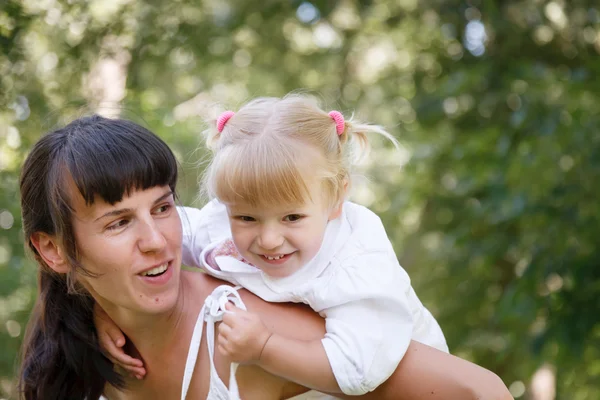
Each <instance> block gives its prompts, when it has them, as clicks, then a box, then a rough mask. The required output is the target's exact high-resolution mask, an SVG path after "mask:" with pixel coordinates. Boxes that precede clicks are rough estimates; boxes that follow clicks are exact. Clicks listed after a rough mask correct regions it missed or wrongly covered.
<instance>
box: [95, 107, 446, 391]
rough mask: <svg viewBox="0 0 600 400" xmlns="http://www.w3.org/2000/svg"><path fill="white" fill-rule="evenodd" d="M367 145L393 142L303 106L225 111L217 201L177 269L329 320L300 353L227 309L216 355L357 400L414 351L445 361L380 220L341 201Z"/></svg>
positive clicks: (196, 221)
mask: <svg viewBox="0 0 600 400" xmlns="http://www.w3.org/2000/svg"><path fill="white" fill-rule="evenodd" d="M367 133H378V134H381V135H383V136H385V137H387V138H389V139H390V140H392V141H394V139H393V137H391V136H390V135H389V134H388V133H387V132H385V131H383V130H382V129H381V128H379V127H377V126H371V125H365V124H360V123H356V122H351V121H345V120H344V117H343V115H342V114H341V113H339V112H338V111H331V112H329V113H327V112H325V111H323V110H321V109H320V108H319V107H318V106H317V105H316V104H314V103H313V102H312V101H311V100H310V99H309V98H307V97H304V96H299V95H291V96H287V97H285V98H283V99H272V98H265V99H257V100H254V101H252V102H250V103H248V104H247V105H245V106H244V107H242V108H241V109H240V110H239V111H238V112H237V113H234V112H231V111H227V112H225V113H223V114H222V115H221V116H220V117H219V119H218V121H217V126H216V129H215V130H214V131H211V132H210V134H209V137H208V141H207V142H208V144H209V146H210V147H211V149H212V150H213V151H214V157H213V159H212V161H211V163H210V165H209V166H208V168H207V171H206V173H205V177H204V182H203V183H204V189H205V190H206V192H207V194H208V195H209V196H211V197H212V198H213V200H212V201H211V202H210V203H209V204H207V205H206V206H205V207H204V208H203V209H202V210H200V211H198V210H193V209H185V214H186V216H185V217H184V221H185V219H187V220H188V221H189V223H188V225H189V227H191V229H187V232H184V238H183V243H184V244H183V258H184V263H186V264H187V265H191V266H197V267H200V268H202V269H203V270H204V271H206V272H207V273H209V274H211V275H213V276H215V277H217V278H220V279H224V280H227V281H229V282H231V283H233V284H234V285H239V286H242V287H244V288H246V289H248V290H249V291H251V292H253V293H255V294H256V295H258V296H260V297H261V298H263V299H264V300H266V301H271V302H299V303H306V304H308V305H309V306H310V307H311V308H312V309H314V310H315V311H317V312H319V313H320V314H321V315H322V316H323V317H324V318H326V329H327V333H326V335H325V337H324V338H323V339H322V340H318V341H313V342H301V341H295V340H290V339H287V338H284V337H281V336H279V335H277V334H273V333H272V332H271V331H270V329H269V327H268V326H266V325H265V324H263V323H262V322H261V321H260V319H259V318H258V317H257V316H255V315H254V314H252V313H249V312H247V311H245V310H241V309H239V308H236V307H232V306H228V308H229V311H230V312H228V313H226V314H225V316H224V317H223V323H222V324H221V325H220V327H219V335H218V339H217V345H218V348H219V350H220V351H221V352H222V353H224V354H225V355H228V356H229V357H230V358H231V359H232V360H233V361H237V362H251V363H257V364H258V365H260V366H261V367H262V368H264V369H265V370H267V371H277V374H278V375H282V376H284V377H286V378H288V379H290V380H293V381H295V382H297V383H299V384H302V385H305V386H307V387H312V388H314V389H316V390H319V391H323V392H329V393H340V392H343V393H345V394H348V395H358V394H363V393H366V392H369V391H372V390H374V389H375V388H376V387H377V386H378V385H380V384H381V383H382V382H384V381H385V380H386V379H387V378H388V377H389V376H390V375H391V373H392V372H393V371H394V370H395V369H396V367H397V366H398V364H399V362H400V360H401V359H402V357H403V356H404V354H405V352H406V350H407V347H408V345H409V343H410V341H411V339H414V340H417V341H419V342H422V343H425V344H427V345H430V346H432V347H435V348H437V349H439V350H441V351H444V352H447V351H448V348H447V345H446V341H445V339H444V335H443V333H442V331H441V329H440V327H439V325H438V324H437V322H436V320H435V319H434V318H433V316H432V315H431V314H430V313H429V311H428V310H427V309H426V308H425V307H424V306H423V304H422V303H421V302H420V300H419V299H418V297H417V295H416V294H415V292H414V290H413V289H412V287H411V285H410V279H409V277H408V275H407V273H406V272H405V271H404V269H402V267H401V266H400V265H399V264H398V261H397V258H396V255H395V253H394V250H393V248H392V244H391V243H390V241H389V239H388V237H387V234H386V232H385V229H384V227H383V225H382V223H381V220H380V219H379V218H378V217H377V216H376V215H375V214H374V213H373V212H371V211H370V210H368V209H367V208H365V207H362V206H360V205H357V204H354V203H351V202H348V201H345V197H346V193H347V190H348V187H349V186H350V183H351V181H350V169H351V166H352V161H353V160H354V159H355V157H354V156H355V154H353V151H352V149H353V142H354V141H358V142H359V144H360V149H361V150H363V151H364V150H365V149H366V147H367V144H368V142H367V137H366V134H367ZM184 225H186V224H185V223H184ZM156 272H157V273H160V271H156ZM101 329H109V328H101ZM112 336H113V340H114V341H115V342H116V341H117V339H116V338H115V337H116V336H118V335H114V334H113V335H112ZM118 341H120V342H123V339H122V338H118ZM105 347H106V348H111V347H112V348H113V349H114V346H109V344H106V345H105ZM112 355H113V357H115V358H118V356H119V354H118V353H116V354H112Z"/></svg>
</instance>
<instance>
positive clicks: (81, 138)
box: [20, 115, 177, 400]
mask: <svg viewBox="0 0 600 400" xmlns="http://www.w3.org/2000/svg"><path fill="white" fill-rule="evenodd" d="M176 182H177V162H176V160H175V157H174V156H173V153H172V152H171V150H170V149H169V147H168V146H167V145H166V144H165V143H164V142H163V141H162V140H161V139H160V138H158V137H157V136H156V135H154V134H153V133H151V132H150V131H148V130H146V129H144V128H142V127H141V126H139V125H137V124H135V123H133V122H130V121H125V120H119V119H107V118H103V117H100V116H97V115H94V116H91V117H85V118H80V119H77V120H75V121H73V122H71V123H70V124H69V125H67V126H65V127H64V128H62V129H58V130H55V131H53V132H51V133H48V134H47V135H45V136H43V137H42V138H41V139H40V140H39V141H38V142H37V143H36V144H35V145H34V146H33V148H32V150H31V153H30V154H29V156H28V157H27V159H26V160H25V163H24V165H23V170H22V172H21V182H20V184H21V210H22V216H23V230H24V234H25V239H26V240H25V243H28V245H29V248H30V249H31V250H32V252H33V254H34V256H35V259H36V261H37V263H38V264H39V274H38V288H39V293H38V298H37V302H36V304H35V307H34V310H33V313H32V316H31V318H30V321H29V325H28V327H27V333H26V335H25V341H24V343H23V351H22V353H23V359H22V362H21V372H20V391H21V393H22V397H24V398H25V399H27V400H30V399H36V400H38V399H48V400H50V399H51V400H56V399H78V400H81V399H87V400H91V399H98V398H99V397H100V395H101V394H102V392H103V390H104V386H105V384H106V382H108V383H110V384H111V385H113V386H115V387H119V388H123V386H124V382H123V379H122V377H121V376H120V375H119V374H117V373H116V372H114V371H113V364H112V363H111V362H110V361H109V360H108V359H107V358H106V357H105V356H104V355H103V354H102V352H101V350H100V347H99V345H98V340H97V337H96V331H95V327H94V322H93V305H94V299H93V298H92V297H91V296H90V295H89V294H88V293H87V292H86V291H85V290H83V289H82V288H81V287H79V285H78V284H77V282H76V280H75V279H72V277H73V276H74V273H75V272H79V273H84V274H88V275H90V274H89V273H88V272H87V271H86V270H85V267H84V266H83V265H81V264H80V262H79V261H78V251H77V243H76V242H75V238H74V234H73V226H72V212H73V209H72V207H71V205H70V202H69V193H68V188H69V187H72V183H74V185H75V187H76V188H77V189H78V190H79V193H80V194H81V196H82V197H83V199H84V200H85V202H86V204H88V205H91V204H93V203H94V200H95V199H96V196H99V197H100V198H101V199H102V200H104V201H106V202H107V203H110V204H114V203H117V202H119V201H120V200H121V199H122V198H123V196H124V195H127V194H129V193H130V192H131V191H134V190H138V189H139V190H144V189H148V188H151V187H154V186H166V185H168V186H169V187H170V188H171V189H172V190H173V192H175V185H176ZM35 232H43V233H46V234H48V235H52V236H53V237H55V238H56V239H57V240H58V241H59V243H60V244H61V245H62V247H63V250H64V253H65V254H64V255H65V257H66V258H67V260H68V262H69V264H70V265H71V270H72V272H71V273H68V274H59V273H56V272H54V271H53V270H52V269H51V268H50V267H49V266H48V265H47V264H46V263H45V262H44V260H43V259H42V257H41V256H40V255H39V254H38V252H37V251H36V249H35V247H34V246H33V244H32V242H31V236H32V235H33V234H34V233H35Z"/></svg>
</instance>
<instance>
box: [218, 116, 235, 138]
mask: <svg viewBox="0 0 600 400" xmlns="http://www.w3.org/2000/svg"><path fill="white" fill-rule="evenodd" d="M234 115H235V113H234V112H233V111H224V112H223V113H222V114H221V115H219V118H217V130H218V131H219V133H221V132H223V128H224V127H225V124H226V123H227V121H229V118H231V117H233V116H234Z"/></svg>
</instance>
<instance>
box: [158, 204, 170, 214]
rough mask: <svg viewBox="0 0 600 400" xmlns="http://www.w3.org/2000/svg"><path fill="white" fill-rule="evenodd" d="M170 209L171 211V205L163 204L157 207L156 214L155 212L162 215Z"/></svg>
mask: <svg viewBox="0 0 600 400" xmlns="http://www.w3.org/2000/svg"><path fill="white" fill-rule="evenodd" d="M170 209H171V205H170V204H165V205H162V206H160V207H158V208H157V209H156V212H157V213H158V214H164V213H166V212H167V211H169V210H170Z"/></svg>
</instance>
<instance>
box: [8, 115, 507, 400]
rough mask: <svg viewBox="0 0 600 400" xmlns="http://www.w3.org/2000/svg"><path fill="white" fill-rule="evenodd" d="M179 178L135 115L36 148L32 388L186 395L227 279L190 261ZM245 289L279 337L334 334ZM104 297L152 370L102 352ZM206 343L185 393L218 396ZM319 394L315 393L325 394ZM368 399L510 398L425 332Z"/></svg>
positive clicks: (285, 388) (262, 376) (250, 384)
mask: <svg viewBox="0 0 600 400" xmlns="http://www.w3.org/2000/svg"><path fill="white" fill-rule="evenodd" d="M176 181H177V165H176V161H175V158H174V157H173V154H172V153H171V151H170V149H169V148H168V147H167V146H166V144H165V143H164V142H162V141H161V140H160V139H159V138H158V137H156V136H155V135H153V134H152V133H150V132H149V131H147V130H145V129H144V128H142V127H140V126H138V125H136V124H134V123H131V122H128V121H123V120H109V119H105V118H102V117H98V116H93V117H88V118H81V119H79V120H76V121H74V122H72V123H71V124H69V125H67V126H66V127H64V128H62V129H59V130H57V131H54V132H51V133H50V134H48V135H46V136H44V137H43V138H42V139H40V140H39V142H38V143H37V144H36V145H35V146H34V147H33V149H32V151H31V153H30V154H29V156H28V157H27V160H26V161H25V164H24V166H23V170H22V175H21V205H22V213H23V227H24V232H25V237H26V238H27V240H26V242H27V243H28V244H29V247H30V249H31V250H32V251H33V254H34V255H35V258H36V261H37V262H38V264H39V297H38V301H37V304H36V307H35V310H34V313H33V315H32V318H31V321H30V324H29V327H28V332H27V335H26V338H25V342H24V344H23V361H22V367H21V368H22V370H21V376H20V378H21V385H20V387H21V390H22V392H23V394H24V397H25V398H26V399H84V398H86V399H97V398H98V397H99V396H100V395H101V394H103V393H104V394H105V395H106V396H107V397H108V398H109V399H111V400H113V399H151V398H160V399H174V398H178V397H180V395H181V382H182V379H183V376H184V368H185V360H186V356H187V352H188V348H189V347H190V341H191V339H192V333H193V331H194V326H195V324H196V320H197V317H198V314H199V312H200V309H201V307H202V305H203V303H204V299H205V298H207V297H209V296H210V295H211V293H212V292H213V290H214V289H215V288H217V287H218V286H220V285H221V284H222V282H220V281H218V280H215V279H213V278H210V277H208V276H206V275H204V274H201V273H196V272H190V271H184V270H182V269H181V240H182V239H181V238H182V227H181V221H180V218H179V215H178V213H177V211H176V210H175V186H176ZM184 223H185V221H184ZM157 271H158V272H160V273H157ZM241 296H242V300H243V301H244V303H245V304H246V306H247V307H248V309H249V310H251V311H254V312H255V313H258V314H259V315H260V316H261V317H262V318H263V319H264V321H265V322H266V323H267V324H268V325H270V326H271V327H272V329H273V331H275V332H278V333H279V334H281V335H287V336H290V337H293V338H297V339H305V340H310V339H314V338H318V337H322V336H323V334H324V325H323V321H322V319H321V318H320V317H318V316H317V315H315V314H314V313H313V312H312V311H310V310H309V309H307V308H305V307H302V306H298V305H291V304H269V303H266V302H264V301H262V300H260V299H258V298H257V297H255V296H253V295H251V294H249V293H247V292H244V291H241ZM95 302H97V303H98V305H100V306H101V307H102V308H103V309H104V310H105V312H106V313H107V314H108V316H109V317H110V318H111V319H112V320H113V321H115V323H116V324H117V325H118V326H119V328H120V329H121V330H122V331H123V332H124V333H125V334H126V335H127V337H128V338H129V340H130V343H129V345H130V346H129V347H130V349H131V350H132V351H135V352H136V353H137V355H138V356H139V357H141V358H143V360H144V364H145V367H146V371H147V375H146V378H145V379H144V380H143V381H140V380H128V379H126V378H122V377H120V376H119V375H118V374H116V373H115V372H114V371H113V365H112V363H111V362H110V361H109V360H108V359H107V358H105V357H104V356H103V354H102V352H101V350H100V348H99V346H98V341H97V337H96V334H95V330H94V327H93V326H94V325H93V313H92V310H93V305H94V303H95ZM207 349H208V346H207V340H206V336H205V335H202V341H201V342H200V348H199V352H198V362H197V363H196V367H195V370H194V371H193V373H192V374H191V378H192V379H191V383H190V389H189V391H188V397H187V398H194V399H206V398H207V396H208V398H209V399H213V398H219V395H218V393H216V392H215V390H217V389H218V388H217V389H215V387H216V386H215V379H216V378H217V377H215V375H216V374H212V373H211V363H210V361H211V359H210V358H209V357H208V350H207ZM214 365H215V367H216V373H218V376H219V377H220V378H221V379H222V380H223V381H225V382H227V381H228V378H229V371H230V369H229V368H230V363H229V362H228V360H226V359H224V358H223V357H222V356H220V355H219V354H218V353H217V354H215V358H214ZM188 372H190V371H188ZM275 372H277V371H275ZM236 376H237V380H238V384H239V390H240V393H241V394H242V397H243V398H244V399H264V400H268V399H271V398H272V399H280V398H290V397H292V396H295V395H298V394H301V393H303V392H306V391H307V389H306V388H303V387H300V386H298V385H295V384H293V383H291V382H289V381H287V380H286V379H285V377H279V376H277V375H273V374H270V373H267V372H265V371H263V370H261V369H260V368H258V367H255V366H252V365H244V366H241V367H240V368H239V369H238V371H237V374H236ZM217 391H218V390H217ZM209 394H210V396H209ZM314 396H317V395H316V394H314ZM318 396H319V397H311V398H315V399H316V398H325V397H324V395H323V396H321V395H318ZM363 397H364V398H367V399H368V398H371V399H420V398H427V399H435V398H439V399H442V398H444V399H448V398H451V399H459V398H460V399H470V398H473V399H475V398H479V399H509V398H511V397H510V394H509V393H508V391H507V390H506V387H505V386H504V384H503V383H502V382H501V381H500V379H499V378H498V377H497V376H496V375H494V374H492V373H491V372H489V371H486V370H484V369H482V368H480V367H478V366H476V365H474V364H471V363H468V362H466V361H463V360H460V359H458V358H456V357H453V356H450V355H447V354H445V353H442V352H439V351H436V350H434V349H431V348H428V347H427V346H425V345H422V344H419V343H416V342H414V343H412V344H411V346H410V348H409V351H408V353H407V355H406V356H405V357H404V359H403V360H402V362H401V363H400V365H399V367H398V369H397V370H396V372H395V373H394V374H393V375H392V377H391V378H390V379H389V380H388V381H387V382H386V383H385V384H383V385H381V386H380V387H379V388H378V389H377V390H376V391H375V392H372V393H369V394H368V395H365V396H363Z"/></svg>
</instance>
